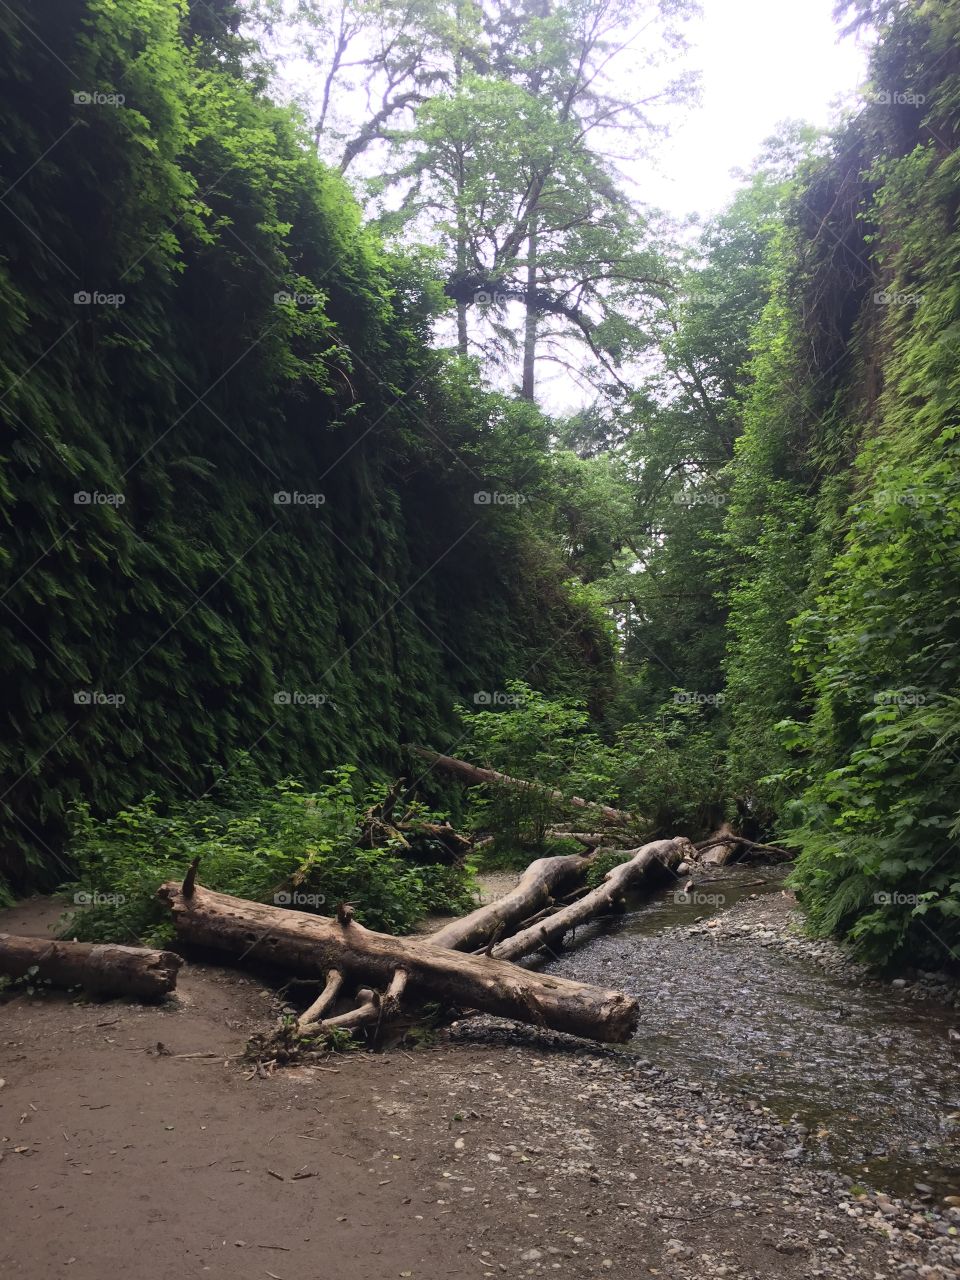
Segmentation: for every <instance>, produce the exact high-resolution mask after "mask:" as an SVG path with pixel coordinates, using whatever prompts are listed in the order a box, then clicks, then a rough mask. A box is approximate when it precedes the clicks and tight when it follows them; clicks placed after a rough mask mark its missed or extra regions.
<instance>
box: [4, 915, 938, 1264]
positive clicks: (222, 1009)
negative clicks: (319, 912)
mask: <svg viewBox="0 0 960 1280" xmlns="http://www.w3.org/2000/svg"><path fill="white" fill-rule="evenodd" d="M16 918H17V917H16V913H5V914H3V915H2V916H0V920H2V923H0V928H4V929H11V928H12V927H13V922H14V919H16ZM19 921H20V928H21V930H22V931H27V930H28V929H32V930H33V931H35V932H39V931H41V928H42V927H43V924H44V923H46V921H45V920H42V919H41V917H40V916H39V915H38V914H37V909H34V912H33V914H32V915H31V912H30V910H29V909H28V910H26V911H24V912H21V914H20V917H19ZM38 921H39V923H38ZM275 1008H276V1004H275V998H274V996H273V994H272V993H271V992H269V991H268V990H266V989H265V988H264V987H263V986H262V985H261V984H260V983H259V982H257V981H255V980H254V979H251V978H249V977H246V976H244V975H242V974H239V973H237V972H233V971H231V970H228V969H222V968H219V967H214V966H205V965H196V964H195V965H191V966H189V967H188V968H187V969H185V971H184V974H183V977H182V980H181V985H180V995H179V997H178V999H177V1001H176V1002H175V1003H172V1004H170V1005H169V1006H167V1007H164V1008H145V1007H140V1006H136V1005H130V1004H124V1003H119V1002H113V1003H109V1004H99V1005H83V1004H74V1003H71V1002H70V1001H69V1000H67V999H65V998H61V997H58V996H56V995H51V996H46V997H44V998H43V999H30V998H28V997H26V996H19V997H17V998H16V999H14V1000H12V1001H10V1002H9V1003H7V1004H6V1005H4V1006H0V1076H3V1077H4V1078H5V1084H4V1086H3V1087H2V1088H0V1152H2V1156H0V1198H2V1203H3V1205H4V1209H5V1222H6V1224H7V1227H6V1230H5V1232H4V1234H3V1236H2V1239H0V1274H2V1275H3V1276H4V1277H7V1276H11V1277H28V1278H29V1280H48V1278H49V1277H50V1276H56V1275H60V1274H64V1275H68V1276H70V1277H71V1278H72V1280H102V1278H103V1277H104V1276H109V1275H114V1274H115V1275H123V1276H124V1277H125V1280H168V1278H169V1280H174V1278H175V1280H183V1278H184V1277H191V1276H212V1277H218V1278H219V1277H224V1278H226V1277H230V1278H231V1280H261V1278H262V1277H275V1278H276V1277H279V1280H387V1278H390V1277H396V1276H399V1277H407V1276H409V1277H411V1278H412V1280H442V1278H443V1280H445V1278H446V1277H448V1276H470V1277H483V1276H485V1277H490V1276H494V1277H499V1276H504V1275H506V1276H547V1275H549V1276H561V1277H562V1276H567V1277H570V1280H591V1278H593V1277H603V1276H610V1277H614V1278H616V1280H637V1278H638V1277H643V1276H646V1275H652V1276H663V1277H675V1278H677V1280H679V1278H680V1277H697V1278H698V1280H699V1278H702V1277H714V1276H716V1277H725V1278H726V1280H744V1278H746V1277H751V1278H755V1280H760V1277H763V1280H768V1278H769V1277H770V1276H771V1275H777V1276H782V1277H787V1278H788V1280H793V1278H796V1280H800V1278H801V1277H804V1278H805V1277H811V1276H812V1277H817V1276H830V1277H833V1276H836V1277H863V1278H864V1280H881V1278H883V1280H885V1278H886V1277H889V1276H894V1275H902V1276H904V1277H919V1276H923V1277H924V1280H934V1278H937V1277H947V1276H956V1275H960V1269H958V1266H957V1264H958V1263H960V1252H956V1253H955V1252H954V1251H955V1250H957V1249H958V1246H957V1244H956V1241H955V1240H953V1239H952V1238H951V1237H949V1236H948V1235H946V1234H944V1233H945V1232H947V1231H949V1229H950V1228H949V1226H948V1225H947V1223H946V1222H945V1221H943V1220H940V1222H939V1223H937V1224H932V1223H931V1222H929V1221H927V1220H926V1219H925V1218H924V1217H923V1216H922V1215H914V1216H915V1217H917V1218H918V1220H917V1221H915V1222H912V1223H911V1222H910V1221H909V1215H908V1217H907V1218H906V1219H904V1224H903V1226H902V1227H901V1225H899V1221H900V1220H899V1217H892V1216H891V1215H890V1214H888V1213H886V1212H883V1211H881V1210H880V1209H879V1208H877V1206H875V1205H873V1204H863V1203H862V1202H859V1203H858V1202H855V1201H854V1200H853V1199H852V1198H851V1195H850V1193H849V1192H848V1191H846V1190H845V1189H844V1188H843V1187H842V1186H841V1185H840V1184H839V1182H838V1180H836V1179H831V1177H830V1176H829V1175H825V1174H822V1173H818V1172H817V1171H816V1170H814V1169H806V1168H802V1167H798V1165H797V1163H796V1161H795V1160H794V1159H792V1158H790V1152H789V1149H790V1147H791V1145H792V1144H793V1143H794V1141H795V1139H794V1137H793V1136H792V1135H791V1134H790V1133H789V1132H788V1131H786V1130H784V1129H783V1127H782V1126H781V1125H780V1124H779V1122H777V1121H776V1120H775V1118H774V1117H772V1116H771V1115H768V1114H764V1113H763V1112H762V1111H761V1110H756V1111H754V1110H750V1109H749V1108H748V1107H747V1106H746V1104H744V1103H743V1102H742V1101H736V1100H734V1099H732V1098H730V1097H725V1096H724V1095H723V1094H722V1093H720V1092H714V1091H712V1090H710V1089H704V1088H703V1086H701V1085H694V1084H692V1083H691V1082H689V1081H685V1080H683V1079H680V1078H678V1077H676V1075H672V1074H670V1073H669V1072H664V1071H661V1070H660V1069H659V1068H658V1067H657V1066H656V1065H655V1064H653V1063H648V1062H644V1061H643V1060H637V1059H636V1058H634V1057H633V1056H632V1055H631V1054H629V1053H625V1052H623V1051H621V1050H601V1051H597V1050H595V1049H593V1048H591V1047H590V1046H583V1045H582V1044H578V1043H577V1042H574V1041H571V1040H569V1039H568V1038H565V1037H560V1036H552V1037H543V1036H539V1035H537V1034H535V1033H532V1032H530V1033H528V1032H525V1031H515V1030H513V1029H512V1028H510V1027H507V1026H506V1025H505V1024H502V1023H497V1022H496V1021H495V1020H492V1019H470V1020H467V1021H465V1022H463V1023H461V1024H460V1026H459V1027H457V1028H454V1029H453V1031H452V1032H451V1034H450V1037H449V1040H448V1042H446V1043H443V1044H440V1045H437V1046H435V1047H431V1048H422V1049H417V1050H415V1051H414V1052H411V1053H406V1052H396V1051H395V1052H393V1053H391V1054H388V1055H383V1056H368V1055H360V1054H357V1055H351V1056H341V1057H339V1058H334V1059H331V1060H330V1061H329V1063H328V1064H326V1065H327V1069H326V1070H318V1069H307V1068H304V1069H298V1070H295V1071H289V1072H285V1073H281V1074H278V1075H276V1076H274V1077H272V1078H270V1079H267V1080H262V1079H259V1078H256V1077H254V1078H252V1079H247V1078H245V1076H246V1074H247V1073H246V1069H245V1068H244V1067H243V1066H242V1064H240V1063H238V1062H235V1061H229V1062H227V1061H226V1059H227V1058H228V1057H229V1055H233V1054H237V1053H239V1052H240V1050H242V1048H243V1045H244V1043H245V1040H246V1038H247V1036H248V1035H249V1034H250V1033H251V1032H252V1031H254V1030H260V1029H262V1028H263V1027H264V1026H265V1025H267V1024H269V1022H270V1020H271V1019H272V1017H273V1016H274V1014H275ZM158 1043H160V1044H162V1045H163V1046H164V1048H165V1049H166V1050H167V1051H168V1052H166V1053H162V1052H160V1053H158V1051H157V1045H158ZM211 1052H216V1053H217V1054H219V1055H223V1056H220V1057H217V1058H190V1057H178V1056H176V1055H180V1054H191V1053H211ZM897 1212H898V1213H899V1212H900V1211H899V1210H898V1211H897ZM891 1231H893V1232H895V1233H896V1234H895V1239H894V1242H893V1243H892V1244H891V1242H890V1239H889V1236H890V1233H891ZM910 1237H912V1238H910ZM924 1268H926V1269H924Z"/></svg>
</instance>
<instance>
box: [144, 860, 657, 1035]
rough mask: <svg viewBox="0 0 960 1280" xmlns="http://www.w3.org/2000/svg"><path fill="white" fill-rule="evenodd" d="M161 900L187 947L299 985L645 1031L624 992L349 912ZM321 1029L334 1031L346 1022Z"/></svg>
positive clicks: (583, 1026) (176, 892)
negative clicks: (247, 960) (407, 934)
mask: <svg viewBox="0 0 960 1280" xmlns="http://www.w3.org/2000/svg"><path fill="white" fill-rule="evenodd" d="M159 897H160V898H161V900H163V901H164V902H166V903H167V905H168V906H169V908H170V910H171V912H172V914H173V921H174V926H175V928H176V930H177V934H178V935H179V936H180V937H181V938H183V940H184V941H186V942H191V943H195V944H198V945H200V946H205V947H213V948H215V949H216V950H220V951H225V952H227V953H229V954H231V955H234V956H240V957H243V956H248V955H255V956H256V958H257V959H259V960H263V961H267V962H268V963H270V964H273V965H277V966H280V967H282V968H284V969H286V970H287V971H288V972H290V973H293V974H296V975H298V976H303V977H321V978H324V979H326V980H327V982H328V985H329V981H330V980H329V974H330V971H331V970H336V971H337V972H338V973H341V974H342V975H343V977H344V979H345V981H350V982H354V983H356V984H358V985H361V986H373V987H379V988H386V989H387V993H388V997H387V998H389V997H390V996H391V995H392V996H394V997H395V998H396V999H399V995H400V994H402V992H403V990H404V989H405V988H406V989H408V990H409V991H410V993H411V994H412V995H413V996H415V997H421V998H424V997H425V998H428V999H436V1000H440V1001H443V1002H446V1003H450V1004H456V1005H460V1006H462V1007H464V1008H469V1009H479V1010H481V1011H482V1012H484V1013H492V1014H496V1015H498V1016H499V1017H504V1018H513V1019H515V1020H516V1021H518V1022H528V1023H533V1024H534V1025H536V1026H541V1027H549V1028H550V1029H551V1030H554V1031H566V1032H568V1033H570V1034H571V1035H576V1036H583V1037H585V1038H587V1039H592V1040H600V1041H605V1042H611V1043H619V1042H623V1041H625V1040H628V1039H629V1038H630V1036H631V1034H632V1033H633V1031H634V1029H635V1027H636V1024H637V1019H638V1016H639V1008H638V1005H637V1002H636V1000H633V999H631V998H630V997H629V996H627V995H625V994H624V993H623V992H621V991H608V990H603V989H601V988H599V987H593V986H588V985H587V984H586V983H582V982H573V981H571V980H570V979H567V978H558V977H555V976H553V975H552V974H539V973H533V972H529V971H527V970H525V969H521V968H518V967H517V966H515V965H512V964H509V963H508V962H507V961H504V960H496V959H492V958H490V957H487V956H472V955H464V954H463V953H462V952H459V951H450V950H448V949H446V948H444V947H438V946H436V945H434V944H433V943H431V942H429V941H423V940H420V939H414V938H395V937H392V936H391V935H390V934H384V933H374V932H373V931H372V930H369V929H365V928H364V927H363V926H362V925H360V924H358V923H357V922H356V921H355V920H353V919H351V918H350V914H349V913H348V912H344V913H342V919H331V918H329V917H326V916H314V915H306V914H304V913H303V912H299V911H288V910H286V909H284V908H282V907H272V906H265V905H263V904H261V903H256V902H246V901H244V900H243V899H242V898H233V897H230V896H229V895H228V894H225V893H215V892H214V891H213V890H211V889H203V888H201V887H200V886H199V885H197V884H196V882H195V879H194V880H193V881H185V882H184V885H183V886H181V885H180V884H177V883H175V882H168V883H167V884H164V885H162V886H161V887H160V890H159ZM400 973H402V974H403V975H404V976H403V977H402V978H400V976H399V975H400ZM365 1004H366V1005H372V1004H374V1001H372V1000H365ZM375 1012H376V1016H377V1017H379V1016H380V1010H379V1008H377V1009H376V1010H374V1009H372V1008H363V1009H362V1018H361V1017H360V1011H359V1010H354V1011H351V1013H352V1014H353V1018H352V1020H351V1025H357V1022H358V1020H359V1021H368V1020H370V1019H371V1018H372V1017H373V1016H374V1013H375ZM342 1016H343V1015H342ZM316 1025H317V1028H318V1030H324V1029H325V1028H328V1027H330V1026H331V1025H337V1022H336V1019H330V1020H329V1021H328V1022H318V1023H317V1024H316ZM340 1025H343V1024H340Z"/></svg>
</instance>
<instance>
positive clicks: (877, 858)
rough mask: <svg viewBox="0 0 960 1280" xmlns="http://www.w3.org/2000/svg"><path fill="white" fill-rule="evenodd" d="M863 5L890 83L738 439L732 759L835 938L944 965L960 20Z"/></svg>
mask: <svg viewBox="0 0 960 1280" xmlns="http://www.w3.org/2000/svg"><path fill="white" fill-rule="evenodd" d="M850 7H853V6H850ZM858 7H859V9H860V10H861V16H862V15H863V14H865V13H866V12H867V10H868V9H875V10H876V14H875V16H879V17H881V18H882V22H883V33H882V38H881V40H880V42H879V44H878V46H877V49H876V51H875V53H874V61H873V69H874V76H875V84H876V86H877V92H876V93H875V94H874V95H873V97H874V101H873V102H872V103H871V105H869V106H868V107H867V109H866V111H865V112H864V114H863V117H862V118H861V119H860V120H858V121H857V122H855V123H854V124H852V125H850V126H849V127H848V129H847V130H846V132H845V133H844V134H843V135H841V137H840V138H839V139H838V141H837V145H836V152H835V154H834V155H833V156H831V157H829V158H828V159H827V160H825V161H824V162H822V163H821V164H819V165H818V166H816V167H814V168H813V169H811V170H810V171H809V172H808V173H807V174H806V176H805V186H804V188H803V189H802V191H801V193H800V197H799V199H800V202H801V203H800V206H799V209H801V210H802V209H805V210H806V214H801V213H800V212H798V215H797V216H796V217H795V218H794V221H793V233H792V236H791V237H790V238H789V239H787V240H785V241H784V246H783V249H784V257H783V259H782V262H783V273H782V280H783V285H782V287H781V288H780V289H779V291H778V294H777V300H776V304H775V308H776V309H775V310H774V305H773V304H772V307H771V310H770V311H769V312H768V314H767V316H765V321H764V323H765V325H766V329H763V328H762V329H761V338H762V342H761V346H760V351H759V354H758V356H757V360H756V362H755V364H754V375H755V379H756V382H755V394H754V397H753V404H752V407H751V410H750V411H749V412H748V418H747V430H746V432H745V435H744V438H743V441H742V449H741V450H740V452H739V453H738V462H737V469H738V475H737V479H736V481H735V490H734V491H735V494H738V501H737V506H736V508H735V509H734V510H733V511H731V519H730V521H729V523H728V528H727V533H728V536H729V538H730V542H731V546H735V545H737V544H739V545H740V547H741V560H742V563H743V569H742V570H741V571H740V572H739V576H738V578H737V580H736V583H735V586H734V589H733V592H732V596H731V599H732V609H731V636H730V655H729V660H728V676H729V681H728V689H729V691H730V695H731V707H732V710H733V720H734V723H733V727H732V730H731V750H732V753H733V759H732V764H731V769H732V773H733V776H734V777H735V778H737V779H738V780H739V783H740V785H741V786H743V787H745V788H748V789H751V790H752V791H753V794H754V796H755V797H759V798H760V807H761V808H762V809H765V810H766V813H767V815H769V814H770V813H771V812H776V811H778V810H779V811H780V814H781V817H780V827H781V832H782V834H783V836H784V838H785V839H786V840H788V841H789V842H791V843H792V844H794V845H795V846H797V847H798V848H799V849H800V851H801V852H800V856H799V859H798V862H797V866H796V872H795V876H794V883H795V886H796V888H797V891H798V896H799V898H800V901H801V903H802V904H803V906H804V908H805V909H806V911H807V914H808V920H809V923H810V927H811V928H812V929H813V930H814V931H815V932H817V933H820V934H825V933H836V934H838V935H839V936H840V937H842V938H845V939H847V940H849V941H850V942H851V943H852V944H853V945H854V947H855V948H856V949H857V950H858V952H859V953H860V954H861V955H862V956H863V957H864V958H866V959H867V960H869V961H871V962H874V963H876V964H886V965H903V964H905V963H911V962H912V963H919V964H922V965H925V966H938V967H939V966H943V965H951V964H952V965H955V964H956V963H957V961H958V959H960V862H958V856H957V845H956V837H957V835H958V834H960V810H958V801H957V796H958V794H960V765H958V755H957V742H958V737H960V699H958V697H957V690H958V688H960V680H958V676H960V658H958V656H957V655H958V649H960V605H958V600H957V585H956V584H957V582H958V580H960V446H958V433H960V374H958V368H960V358H958V356H960V347H958V335H960V294H958V291H957V287H956V280H957V277H958V272H960V236H958V234H957V230H956V225H955V211H956V186H957V181H958V176H960V167H958V161H957V157H956V155H955V153H954V152H953V151H952V150H944V149H943V148H941V146H940V145H939V143H938V142H937V141H935V140H934V141H931V139H937V137H938V135H939V134H940V133H941V131H942V130H943V129H944V128H949V127H952V126H951V125H950V124H948V122H949V121H953V120H955V117H956V109H957V104H958V101H960V77H958V76H957V74H956V70H955V68H954V66H953V64H952V63H948V62H947V61H946V60H945V58H944V57H943V53H944V51H945V50H946V49H948V48H953V47H955V46H956V42H957V39H958V36H960V15H958V13H957V10H956V7H955V6H948V5H924V6H921V7H919V8H916V7H913V6H910V7H908V6H895V5H876V6H867V5H860V6H858ZM881 11H882V12H881ZM898 97H899V99H900V101H899V102H898V101H897V98H898ZM854 161H855V163H854ZM919 192H922V193H923V198H922V199H920V198H918V193H919ZM821 210H823V211H824V212H828V222H829V221H832V222H833V230H832V235H831V237H830V239H829V241H828V240H827V239H826V238H824V237H823V236H822V234H821V232H822V230H823V226H824V223H823V221H822V219H821ZM838 219H840V221H839V223H838V221H837V220H838ZM838 246H839V247H838ZM867 266H869V267H870V269H871V270H870V274H869V275H865V268H866V267H867ZM820 370H826V373H825V374H818V371H820ZM765 686H766V688H767V690H768V691H767V692H766V693H764V688H765ZM764 766H766V768H764ZM764 773H766V774H767V776H766V777H763V776H762V775H763V774H764ZM790 797H793V798H792V799H791V798H790Z"/></svg>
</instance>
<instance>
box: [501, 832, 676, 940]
mask: <svg viewBox="0 0 960 1280" xmlns="http://www.w3.org/2000/svg"><path fill="white" fill-rule="evenodd" d="M689 848H690V846H689V842H688V841H686V840H684V839H682V838H680V839H676V840H655V841H653V843H651V844H645V845H643V847H642V848H640V849H637V850H636V851H635V852H634V854H633V857H632V858H631V859H630V861H629V862H623V863H621V864H620V865H619V866H617V867H614V868H613V869H612V870H611V871H608V872H607V874H606V876H605V877H604V879H603V882H602V883H601V884H600V885H598V887H597V888H596V889H594V890H593V891H592V892H591V893H588V894H587V895H586V896H585V897H583V898H581V899H580V900H579V901H578V902H573V903H571V904H570V906H569V907H564V908H563V910H562V911H557V912H556V913H555V914H554V915H551V916H548V917H547V918H546V920H542V921H540V922H539V923H537V924H534V925H531V926H530V928H528V929H524V930H523V931H522V932H521V933H516V934H514V935H513V937H512V938H506V939H505V940H504V941H503V942H501V943H499V944H498V945H497V946H495V947H494V948H493V955H494V957H495V958H496V959H498V960H519V959H520V957H521V956H525V955H529V954H530V952H532V951H538V950H539V949H540V948H541V947H547V946H551V945H554V944H556V943H559V942H562V941H563V938H564V935H565V934H567V933H569V932H570V930H571V929H575V928H576V927H577V926H578V925H581V924H586V923H587V921H588V920H592V919H593V918H594V917H595V916H598V915H603V914H604V913H605V912H607V911H612V910H614V909H615V908H616V907H618V906H622V904H623V902H624V900H625V898H626V895H627V893H628V892H629V891H630V890H631V889H635V888H637V886H638V885H640V884H641V883H643V882H644V881H645V880H652V879H654V878H656V877H657V876H661V877H662V876H664V875H665V874H668V873H669V872H670V871H671V870H672V869H673V868H674V867H676V866H677V865H678V864H679V863H680V862H681V861H682V859H683V857H684V854H685V853H687V852H688V851H689Z"/></svg>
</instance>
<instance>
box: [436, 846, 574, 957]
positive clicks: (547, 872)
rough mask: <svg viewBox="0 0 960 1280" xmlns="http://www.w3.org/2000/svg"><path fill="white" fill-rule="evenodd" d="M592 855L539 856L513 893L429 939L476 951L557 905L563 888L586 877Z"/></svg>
mask: <svg viewBox="0 0 960 1280" xmlns="http://www.w3.org/2000/svg"><path fill="white" fill-rule="evenodd" d="M589 865H590V859H589V858H588V857H583V856H581V855H580V854H576V853H574V854H569V855H567V856H565V857H559V858H537V860H536V861H535V862H531V863H530V865H529V866H528V867H527V869H526V871H524V873H523V875H522V876H521V877H520V879H519V880H518V881H517V883H516V885H515V886H514V887H513V888H512V889H511V890H510V892H509V893H506V894H504V896H503V897H502V898H498V899H497V900H496V901H495V902H488V903H487V904H486V906H483V907H478V908H477V909H476V911H472V912H471V913H470V915H468V916H461V917H460V918H459V919H458V920H451V921H450V923H449V924H445V925H444V926H443V928H442V929H438V930H437V931H436V932H435V933H431V934H430V936H429V938H428V939H427V941H428V942H431V943H433V945H434V946H435V947H448V948H449V949H450V950H451V951H474V950H476V948H477V947H482V946H483V945H484V944H485V943H488V942H489V941H490V939H491V938H494V937H499V936H500V935H502V934H506V933H510V932H511V931H512V930H513V929H515V928H516V927H517V925H518V924H520V923H521V922H522V921H524V920H529V919H530V917H531V916H535V915H536V914H537V912H538V911H542V910H543V909H544V907H549V906H552V905H553V901H554V898H555V895H556V893H557V891H558V890H560V889H568V888H570V887H571V886H573V885H575V884H576V883H577V882H578V881H580V880H582V879H583V877H584V876H585V875H586V873H587V867H588V866H589Z"/></svg>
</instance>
